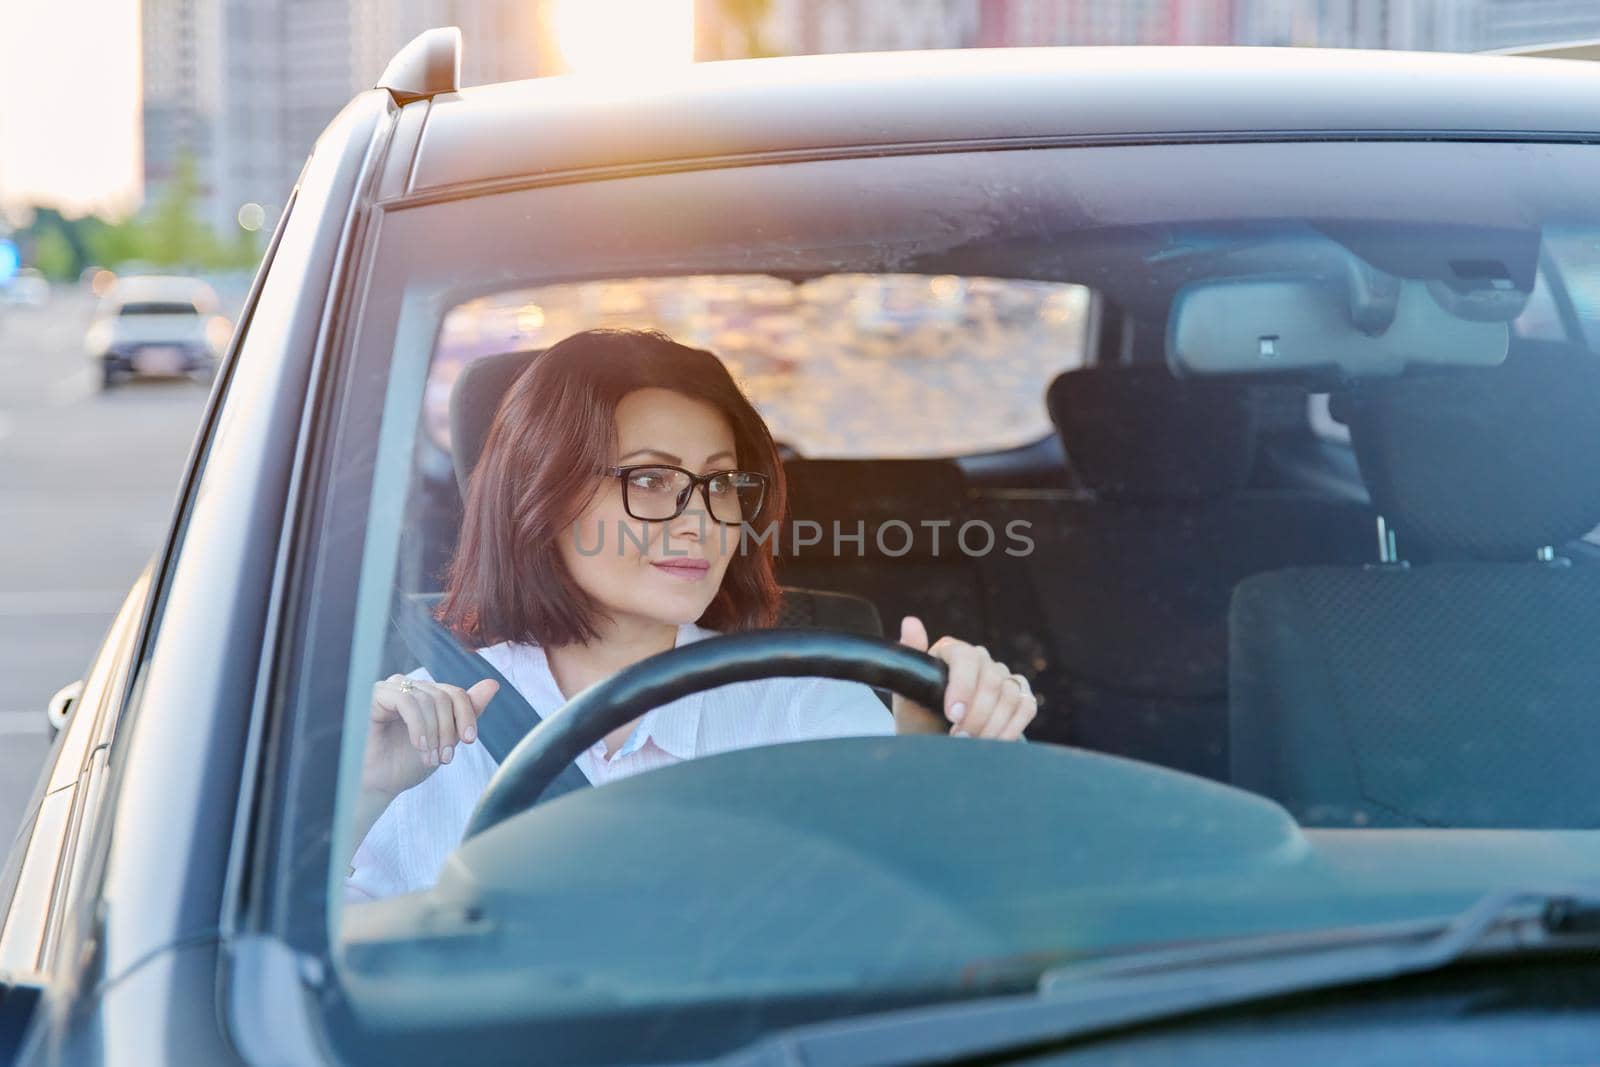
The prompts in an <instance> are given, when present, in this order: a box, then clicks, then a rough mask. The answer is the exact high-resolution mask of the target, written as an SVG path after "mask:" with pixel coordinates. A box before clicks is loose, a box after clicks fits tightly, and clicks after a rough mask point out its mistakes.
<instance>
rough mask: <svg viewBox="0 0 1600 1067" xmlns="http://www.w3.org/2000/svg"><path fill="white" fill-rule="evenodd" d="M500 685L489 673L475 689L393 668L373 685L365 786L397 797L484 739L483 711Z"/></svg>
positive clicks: (364, 759) (372, 791) (363, 772)
mask: <svg viewBox="0 0 1600 1067" xmlns="http://www.w3.org/2000/svg"><path fill="white" fill-rule="evenodd" d="M499 691H500V683H499V682H496V681H494V680H492V679H489V678H485V679H484V680H483V681H481V682H479V683H478V684H476V685H474V686H473V687H472V688H471V689H462V688H461V687H460V686H454V685H442V684H439V683H437V682H424V681H417V680H414V679H409V678H407V677H406V676H405V675H403V674H391V675H390V676H389V677H388V678H386V679H384V680H383V681H381V682H379V683H378V684H377V685H375V686H373V687H372V718H371V720H370V721H369V722H368V725H367V747H366V751H365V752H364V753H363V754H362V760H361V788H362V790H363V791H364V792H366V793H368V794H375V795H378V796H382V797H385V798H389V799H393V798H394V797H396V796H399V795H400V794H401V793H403V792H405V791H406V790H407V789H410V788H411V787H412V786H414V785H416V784H417V783H419V782H421V781H423V780H424V779H426V778H427V777H428V775H430V774H432V773H433V772H434V771H435V770H437V769H438V768H439V767H440V766H442V765H443V764H446V763H449V762H450V761H451V760H452V759H454V758H455V748H456V746H457V745H459V744H469V745H470V744H472V743H473V742H474V741H476V740H477V739H478V716H479V715H482V714H483V709H484V708H486V707H488V706H489V701H490V700H492V699H493V698H494V695H495V694H496V693H497V692H499Z"/></svg>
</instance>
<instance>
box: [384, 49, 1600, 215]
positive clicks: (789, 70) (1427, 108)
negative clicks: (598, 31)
mask: <svg viewBox="0 0 1600 1067" xmlns="http://www.w3.org/2000/svg"><path fill="white" fill-rule="evenodd" d="M1419 132H1428V133H1445V134H1448V135H1455V136H1473V135H1478V136H1489V137H1526V136H1535V137H1561V138H1568V139H1580V140H1587V139H1594V138H1596V137H1600V65H1596V64H1590V63H1581V62H1574V61H1570V60H1560V59H1528V58H1518V57H1510V56H1490V55H1461V54H1448V53H1430V52H1374V51H1356V50H1339V49H1311V48H1214V47H1205V48H1201V47H1115V48H1008V49H966V50H961V51H944V52H888V53H871V54H867V53H859V54H850V55H832V56H802V57H790V58H783V59H762V60H739V61H732V62H718V63H700V64H694V65H691V66H688V67H686V68H684V69H683V70H681V71H680V72H676V73H672V74H667V75H658V74H656V73H654V72H652V73H651V74H650V75H649V76H648V77H647V78H644V77H642V78H638V79H617V78H615V77H598V76H582V75H569V76H563V77H555V78H538V79H531V80H527V81H520V82H505V83H500V84H496V85H484V86H474V87H468V88H463V89H461V90H459V91H456V92H452V93H446V94H442V95H440V96H437V97H435V98H434V99H433V101H432V105H431V110H430V111H429V114H428V117H427V121H426V125H425V127H424V130H423V134H422V138H421V141H420V143H419V145H418V149H417V155H416V159H415V165H414V167H413V168H412V171H411V177H410V181H409V183H408V186H407V189H406V192H407V193H409V194H427V193H429V191H433V190H439V189H442V188H445V187H449V186H460V185H480V184H484V183H491V184H494V183H503V182H509V183H517V182H526V181H528V180H530V179H541V178H542V179H547V180H548V179H553V178H559V177H560V176H563V175H566V174H569V173H575V172H587V171H595V170H605V169H609V168H618V169H635V168H639V167H652V166H662V165H668V166H670V165H674V164H677V165H690V164H694V163H699V162H704V161H708V160H723V161H729V160H731V161H739V160H740V159H741V157H746V158H748V157H770V156H772V155H774V154H779V153H790V154H795V155H797V156H800V157H814V156H818V155H827V154H829V153H842V152H848V151H849V150H852V149H858V148H862V147H869V146H893V147H897V148H899V149H901V150H905V151H916V150H919V148H921V147H924V146H930V145H934V144H944V145H948V144H949V143H952V142H956V143H961V142H965V143H971V144H974V145H988V146H1005V145H1006V144H1007V143H1016V144H1030V143H1039V142H1041V141H1043V142H1050V141H1068V142H1070V141H1071V140H1072V139H1095V140H1104V139H1133V140H1136V139H1141V138H1157V139H1165V138H1184V139H1193V138H1197V137H1198V138H1206V137H1215V138H1224V139H1226V138H1239V137H1248V136H1260V135H1263V134H1272V135H1277V136H1305V135H1309V136H1319V135H1327V134H1335V133H1336V134H1340V135H1350V134H1372V135H1378V136H1382V135H1403V134H1414V133H1419ZM402 195H404V194H402Z"/></svg>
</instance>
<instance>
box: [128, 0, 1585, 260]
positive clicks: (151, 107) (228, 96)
mask: <svg viewBox="0 0 1600 1067" xmlns="http://www.w3.org/2000/svg"><path fill="white" fill-rule="evenodd" d="M552 2H554V0H142V4H143V18H144V29H143V42H144V45H143V47H144V57H143V60H144V62H143V67H144V107H143V113H144V161H145V162H144V168H145V175H144V177H145V190H146V194H145V195H146V202H147V203H149V202H152V201H154V200H156V199H158V198H159V197H160V196H161V194H162V191H163V190H164V189H165V188H167V186H168V183H170V182H171V181H172V180H173V179H174V177H175V176H176V174H177V173H178V167H179V165H180V160H182V159H184V158H185V157H187V158H189V159H190V160H192V162H193V168H194V176H195V181H196V183H197V186H198V190H199V195H200V197H201V201H202V213H203V216H204V217H205V219H206V220H207V221H208V222H209V223H210V224H211V225H212V227H213V228H214V229H216V230H217V232H218V233H219V234H222V235H224V236H227V235H229V234H231V233H232V232H234V231H233V228H234V227H236V226H237V225H239V222H238V221H237V220H238V219H239V218H240V210H241V208H244V207H245V205H247V204H256V205H260V206H261V208H262V209H264V211H263V212H262V213H261V214H262V215H263V216H264V222H263V224H264V225H265V226H266V227H269V228H270V227H271V226H272V225H273V223H274V222H275V221H276V218H277V215H278V213H279V212H280V211H281V210H282V206H283V203H284V199H285V197H286V196H287V194H288V192H289V189H290V188H291V187H292V185H293V182H294V179H295V177H296V175H297V174H298V172H299V168H300V166H301V165H302V163H303V162H304V160H305V158H306V156H307V155H308V154H309V152H310V150H311V146H312V143H313V142H314V141H315V139H316V137H317V134H318V133H319V132H321V130H322V129H323V127H325V126H326V125H327V123H328V121H329V120H330V119H331V118H332V117H333V116H334V115H335V114H336V113H337V112H338V110H339V108H340V107H342V106H343V104H344V103H345V101H346V100H348V99H349V97H350V96H351V94H352V93H354V92H356V91H357V90H359V89H362V88H365V87H367V86H370V85H372V84H373V83H374V82H375V81H376V80H377V78H378V76H379V74H380V73H381V72H382V71H383V68H384V65H385V64H387V63H388V61H389V59H390V58H391V57H392V56H393V55H394V54H395V52H397V51H398V50H399V49H400V48H401V47H402V46H404V45H405V44H406V42H407V41H409V40H411V39H412V38H413V37H414V36H416V35H417V34H418V33H420V32H422V31H423V30H425V29H429V28H431V27H434V26H459V27H460V28H461V31H462V36H463V38H464V40H465V52H464V58H463V65H462V80H463V82H464V83H465V84H469V85H472V84H482V83H486V82H496V81H510V80H514V79H518V78H528V77H534V76H537V75H540V74H546V73H554V72H558V71H559V70H561V69H562V62H561V57H560V54H559V52H557V51H556V49H555V47H554V43H553V35H552V34H551V33H550V32H549V14H550V10H551V8H550V4H551V3H552ZM569 2H578V0H569ZM762 7H763V5H762V4H759V3H736V2H730V0H697V2H696V18H697V27H696V53H697V55H698V57H699V58H702V59H715V58H737V57H740V56H743V55H748V54H750V53H751V52H752V51H758V52H760V53H762V54H768V55H789V54H809V53H827V52H860V51H877V50H892V49H906V48H962V47H973V46H988V47H1005V46H1014V45H1057V44H1065V45H1093V44H1229V43H1237V44H1255V45H1286V46H1293V45H1304V46H1309V45H1318V46H1325V47H1350V48H1410V49H1422V50H1441V51H1477V50H1483V49H1490V48H1506V47H1511V46H1515V45H1519V44H1527V43H1532V42H1540V41H1545V42H1548V41H1560V40H1572V39H1579V38H1585V37H1600V3H1596V2H1595V0H769V2H768V3H766V4H765V5H764V7H765V13H764V15H762V16H761V17H760V18H759V21H757V22H756V23H755V24H754V25H751V26H747V25H745V24H744V23H743V21H742V20H741V18H740V17H739V14H738V12H739V11H740V10H744V11H760V9H761V8H762ZM252 210H253V209H252Z"/></svg>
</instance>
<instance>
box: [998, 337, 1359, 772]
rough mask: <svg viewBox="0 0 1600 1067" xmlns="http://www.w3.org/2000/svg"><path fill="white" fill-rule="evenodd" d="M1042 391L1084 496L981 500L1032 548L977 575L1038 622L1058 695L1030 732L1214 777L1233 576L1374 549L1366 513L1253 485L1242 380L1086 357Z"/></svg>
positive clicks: (1248, 407) (1223, 768)
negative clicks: (1096, 362) (1027, 537)
mask: <svg viewBox="0 0 1600 1067" xmlns="http://www.w3.org/2000/svg"><path fill="white" fill-rule="evenodd" d="M1047 402H1048V406H1049V410H1050V416H1051V419H1052V420H1053V421H1054V422H1055V424H1056V427H1057V430H1058V431H1059V433H1060V434H1061V437H1062V441H1063V444H1064V446H1065V449H1066V453H1067V462H1068V463H1069V464H1070V465H1071V467H1072V470H1073V473H1074V474H1075V476H1076V478H1077V480H1078V481H1079V483H1081V484H1082V485H1084V486H1085V487H1086V488H1087V490H1088V492H1087V493H1077V492H1073V491H1070V490H1064V491H1061V492H1056V493H1051V492H1038V491H1034V492H1029V491H1021V492H1009V493H1008V492H996V493H991V494H986V495H985V496H984V497H983V500H982V507H983V510H984V513H985V514H986V515H987V516H988V517H989V519H990V521H991V522H994V523H996V524H997V525H999V526H1001V527H1003V526H1004V525H1005V524H1006V523H1007V522H1012V521H1017V520H1024V521H1026V522H1028V523H1029V528H1030V531H1031V536H1032V538H1033V539H1034V542H1035V545H1034V550H1033V552H1032V554H1031V555H1030V556H1029V557H1027V558H1025V559H1014V560H1013V559H1006V558H1004V557H995V558H994V559H992V560H990V561H989V571H990V576H989V579H988V580H989V584H990V587H991V589H992V590H994V591H995V595H996V599H999V600H1005V601H1006V602H1007V603H1009V604H1011V605H1012V609H1011V610H1012V611H1013V613H1015V614H1016V615H1018V616H1019V617H1021V618H1026V617H1027V615H1028V613H1029V612H1030V611H1031V610H1037V611H1038V613H1039V617H1040V619H1041V620H1042V622H1043V624H1044V627H1045V629H1046V634H1045V635H1044V636H1045V640H1043V641H1042V642H1041V644H1042V645H1043V650H1042V652H1043V655H1044V656H1045V658H1046V660H1047V666H1046V668H1045V671H1044V674H1045V676H1046V677H1047V678H1048V679H1049V681H1048V682H1047V684H1048V685H1049V686H1050V687H1051V689H1052V690H1053V692H1051V693H1048V694H1047V695H1046V700H1045V701H1044V702H1043V704H1042V706H1041V711H1040V718H1039V720H1038V721H1037V723H1036V727H1035V728H1034V729H1032V730H1030V731H1029V735H1030V736H1032V737H1035V738H1039V739H1043V740H1051V741H1058V742H1064V743H1068V744H1073V745H1078V746H1082V747H1085V748H1090V749H1094V750H1096V751H1101V752H1108V753H1112V754H1115V755H1120V756H1126V757H1130V758H1134V759H1140V760H1145V761H1148V762H1153V763H1158V764H1161V765H1164V766H1168V767H1173V768H1177V769H1180V770H1186V771H1190V772H1192V773H1195V774H1200V775H1205V776H1208V777H1212V778H1218V779H1220V778H1223V777H1225V775H1226V772H1227V767H1228V762H1227V721H1228V716H1227V708H1228V623H1227V619H1228V604H1229V599H1230V597H1231V596H1232V593H1233V588H1234V586H1235V585H1236V584H1237V583H1238V582H1239V581H1240V580H1241V579H1243V578H1245V577H1246V576H1248V575H1251V574H1256V573H1259V572H1261V571H1268V570H1274V569H1277V568H1280V567H1284V566H1288V565H1290V564H1293V563H1309V562H1314V561H1315V562H1350V563H1356V562H1360V561H1362V560H1366V559H1371V558H1374V557H1375V550H1374V548H1373V547H1372V546H1373V545H1374V544H1375V536H1374V533H1373V530H1374V525H1373V518H1372V515H1371V513H1370V512H1369V511H1368V510H1367V509H1366V508H1364V507H1362V506H1360V505H1353V504H1350V503H1348V502H1342V501H1334V500H1328V499H1325V498H1323V497H1320V496H1316V495H1312V494H1308V493H1303V492H1297V491H1270V492H1257V491H1248V490H1247V489H1246V484H1247V482H1248V481H1249V478H1250V474H1251V469H1252V465H1253V461H1254V458H1255V430H1256V421H1255V401H1254V398H1253V395H1252V393H1251V392H1250V391H1249V390H1248V389H1246V388H1244V387H1242V386H1238V385H1234V384H1230V383H1226V382H1220V381H1216V380H1195V379H1177V378H1174V377H1173V376H1172V375H1171V373H1170V372H1169V371H1168V370H1167V369H1166V367H1165V366H1164V365H1155V366H1150V367H1130V366H1106V367H1091V368H1086V369H1082V370H1075V371H1069V372H1067V373H1066V374H1063V375H1061V376H1059V377H1058V378H1056V380H1055V381H1054V382H1052V383H1051V385H1050V389H1049V392H1048V395H1047ZM1030 598H1032V599H1035V600H1036V601H1037V608H1036V609H1034V608H1032V607H1031V606H1030V605H1029V603H1028V600H1029V599H1030ZM993 622H994V624H995V626H996V628H997V629H1004V628H1005V627H1006V626H1007V620H1006V619H1005V618H1004V617H1000V616H999V615H998V613H997V617H996V618H995V619H994V620H993Z"/></svg>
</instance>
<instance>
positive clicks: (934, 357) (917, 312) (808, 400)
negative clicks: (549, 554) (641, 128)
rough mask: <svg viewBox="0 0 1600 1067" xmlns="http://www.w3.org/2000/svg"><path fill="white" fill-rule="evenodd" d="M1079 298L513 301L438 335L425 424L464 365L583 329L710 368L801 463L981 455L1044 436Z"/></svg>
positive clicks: (1027, 285)
mask: <svg viewBox="0 0 1600 1067" xmlns="http://www.w3.org/2000/svg"><path fill="white" fill-rule="evenodd" d="M1089 305H1090V291H1089V290H1088V289H1087V288H1085V287H1084V286H1082V285H1074V284H1067V283H1061V282H1043V281H1019V280H1011V279H1004V278H988V277H964V276H958V275H953V274H940V275H922V274H829V275H824V276H821V277H815V278H808V279H803V280H795V281H791V280H789V279H785V278H777V277H773V276H771V275H760V274H749V275H725V274H717V275H712V274H697V275H690V276H685V277H669V278H659V277H658V278H618V279H609V280H604V281H588V282H572V283H566V284H560V285H545V286H539V287H536V288H526V289H517V290H513V291H507V292H502V293H497V294H494V295H491V296H486V297H482V298H479V299H476V300H472V301H470V302H468V303H465V304H461V305H459V306H457V307H456V308H455V309H454V310H453V311H452V312H451V313H450V314H449V316H448V317H447V318H446V319H445V323H444V329H443V331H442V334H441V337H440V342H439V350H438V352H437V353H436V354H435V358H434V361H433V364H432V368H431V370H430V373H429V380H428V396H427V401H426V412H425V417H426V420H427V424H428V429H429V432H430V434H431V435H432V436H433V438H434V439H435V441H436V442H438V443H439V444H440V445H441V446H442V447H448V443H449V417H448V415H449V397H450V388H451V386H452V385H453V384H454V382H455V380H456V377H457V375H459V374H460V372H461V369H462V367H464V366H466V365H467V364H468V363H470V362H472V361H473V360H475V359H480V358H482V357H484V356H490V355H496V354H498V353H502V352H512V351H518V350H523V349H540V348H545V347H547V346H549V345H552V344H554V343H555V342H557V341H559V340H561V339H562V338H563V337H568V336H570V335H572V334H574V333H577V332H578V331H580V330H586V329H592V328H596V327H629V328H638V329H657V330H661V331H663V332H665V333H667V334H668V335H670V336H672V337H674V338H677V339H678V340H681V341H682V342H684V343H685V344H689V345H694V346H696V347H700V348H707V349H710V350H711V351H713V352H715V353H716V354H717V355H719V356H720V357H722V359H723V360H724V362H726V363H727V364H728V366H729V369H730V370H731V371H732V372H733V376H734V378H735V379H736V380H738V381H739V383H740V385H741V386H742V387H743V388H744V389H745V391H746V392H747V393H748V394H749V396H750V397H751V399H752V400H754V402H755V404H756V406H757V407H758V408H759V409H760V410H761V413H762V415H763V416H765V418H766V419H767V422H768V425H770V426H771V427H772V431H773V434H774V436H776V437H777V439H778V440H779V441H780V442H782V443H784V444H786V445H788V446H790V447H791V448H793V449H794V450H796V451H798V452H799V453H800V454H801V455H804V456H812V457H834V458H849V457H864V456H877V457H891V456H893V457H931V456H946V455H966V454H970V453H976V452H989V451H997V450H1000V449H1004V448H1010V447H1013V446H1016V445H1022V444H1026V443H1028V442H1030V441H1035V440H1038V439H1039V438H1041V437H1043V436H1045V435H1046V434H1047V433H1049V432H1050V424H1049V419H1048V417H1047V416H1046V414H1045V411H1044V406H1043V405H1042V404H1041V403H1040V402H1039V398H1040V397H1041V396H1043V395H1044V391H1045V387H1046V386H1047V385H1049V383H1050V380H1051V379H1052V378H1053V377H1055V376H1056V375H1057V374H1059V373H1061V372H1062V371H1064V370H1069V369H1071V368H1074V367H1078V366H1081V365H1082V364H1083V362H1084V348H1085V346H1084V338H1085V327H1086V323H1087V321H1088V309H1089Z"/></svg>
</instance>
